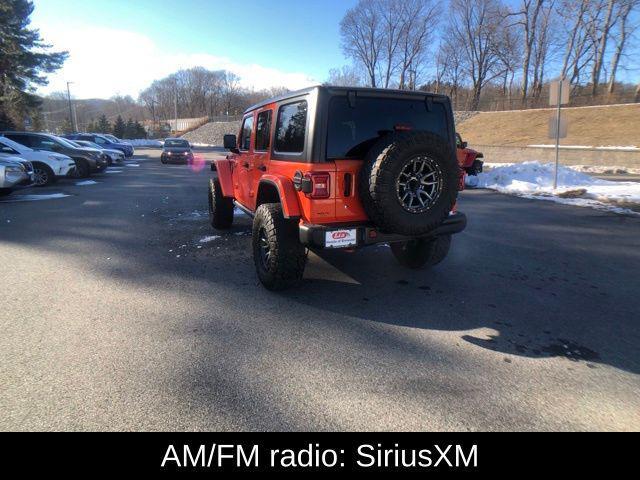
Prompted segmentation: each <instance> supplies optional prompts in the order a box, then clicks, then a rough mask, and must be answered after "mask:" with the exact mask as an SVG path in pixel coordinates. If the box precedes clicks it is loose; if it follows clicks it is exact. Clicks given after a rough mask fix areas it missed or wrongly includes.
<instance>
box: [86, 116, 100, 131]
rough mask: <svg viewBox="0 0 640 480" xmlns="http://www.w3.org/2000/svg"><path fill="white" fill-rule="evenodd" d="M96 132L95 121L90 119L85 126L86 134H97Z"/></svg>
mask: <svg viewBox="0 0 640 480" xmlns="http://www.w3.org/2000/svg"><path fill="white" fill-rule="evenodd" d="M97 131H98V125H97V124H96V121H95V120H94V119H93V118H92V119H91V121H90V122H89V124H88V125H87V132H97Z"/></svg>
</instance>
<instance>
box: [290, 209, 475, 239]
mask: <svg viewBox="0 0 640 480" xmlns="http://www.w3.org/2000/svg"><path fill="white" fill-rule="evenodd" d="M466 226H467V216H466V215H465V214H464V213H462V212H456V213H453V214H451V215H449V216H448V217H447V218H446V219H445V220H444V221H443V222H442V223H441V224H440V226H439V227H437V228H435V229H434V230H432V231H431V232H429V233H427V234H426V235H421V236H420V237H408V236H406V235H398V234H395V233H382V232H380V231H378V229H376V228H375V227H372V226H371V225H333V226H327V225H309V224H307V225H300V242H301V243H302V244H303V245H306V246H308V247H315V248H324V247H325V238H326V233H327V232H333V231H337V230H341V231H342V230H352V229H355V230H356V242H357V243H356V245H350V246H348V247H347V248H355V247H366V246H368V245H375V244H377V243H393V242H404V241H407V240H411V239H413V238H429V237H439V236H442V235H453V234H455V233H460V232H461V231H463V230H464V229H465V227H466Z"/></svg>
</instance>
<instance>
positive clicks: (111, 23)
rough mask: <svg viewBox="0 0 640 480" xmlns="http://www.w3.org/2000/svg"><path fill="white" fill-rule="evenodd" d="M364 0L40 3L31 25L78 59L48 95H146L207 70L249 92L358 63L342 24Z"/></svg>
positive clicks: (297, 83)
mask: <svg viewBox="0 0 640 480" xmlns="http://www.w3.org/2000/svg"><path fill="white" fill-rule="evenodd" d="M355 3H356V0H270V1H268V0H240V1H233V0H227V1H225V0H182V1H180V0H171V1H169V0H82V1H80V0H34V5H35V10H34V13H33V15H32V17H31V20H32V23H31V26H32V27H35V28H38V29H39V30H40V33H41V36H42V37H43V39H44V40H45V41H46V42H47V43H49V44H51V45H53V47H54V50H67V51H68V52H69V54H70V56H69V59H68V60H67V61H66V62H65V65H64V66H63V68H62V69H61V70H59V71H58V72H56V73H54V74H52V75H50V76H49V85H48V86H46V87H44V88H41V89H40V90H39V93H42V94H46V93H50V92H56V91H63V90H66V82H67V81H70V82H73V84H72V85H71V90H72V95H73V96H74V97H76V98H109V97H111V96H113V95H117V94H118V95H131V96H133V97H134V98H136V97H137V96H138V93H140V91H141V90H143V89H144V88H146V87H148V86H149V85H150V84H151V82H153V80H157V79H160V78H162V77H164V76H166V75H168V74H170V73H172V72H175V71H177V70H179V69H181V68H189V67H194V66H203V67H205V68H208V69H211V70H217V69H226V70H230V71H233V72H234V73H236V74H238V75H239V76H240V78H241V83H242V85H243V86H245V87H247V88H255V89H261V88H268V87H271V86H285V87H288V88H291V89H297V88H303V87H305V86H308V85H312V84H316V83H321V82H323V81H325V80H326V79H327V77H328V73H329V69H331V68H334V67H340V66H342V65H345V64H347V63H348V61H347V59H345V58H344V56H343V55H342V52H341V49H340V41H339V23H340V20H341V19H342V17H343V16H344V13H345V12H346V11H347V9H348V8H350V7H351V6H353V5H354V4H355Z"/></svg>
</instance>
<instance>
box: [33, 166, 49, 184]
mask: <svg viewBox="0 0 640 480" xmlns="http://www.w3.org/2000/svg"><path fill="white" fill-rule="evenodd" d="M48 182H49V174H47V172H46V171H45V170H43V169H41V168H34V169H33V183H35V184H36V185H39V186H41V185H46V184H47V183H48Z"/></svg>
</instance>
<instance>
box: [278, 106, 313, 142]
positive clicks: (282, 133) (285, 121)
mask: <svg viewBox="0 0 640 480" xmlns="http://www.w3.org/2000/svg"><path fill="white" fill-rule="evenodd" d="M306 128H307V102H306V100H303V101H301V102H296V103H290V104H288V105H283V106H282V107H280V110H279V111H278V123H277V125H276V138H275V150H276V152H280V153H301V152H302V151H303V150H304V134H305V130H306Z"/></svg>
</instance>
